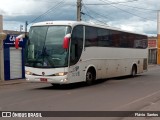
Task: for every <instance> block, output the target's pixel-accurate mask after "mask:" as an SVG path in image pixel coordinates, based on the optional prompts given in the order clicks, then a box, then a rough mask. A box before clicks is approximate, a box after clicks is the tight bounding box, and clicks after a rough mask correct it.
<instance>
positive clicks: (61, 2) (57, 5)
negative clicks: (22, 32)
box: [29, 0, 65, 24]
mask: <svg viewBox="0 0 160 120" xmlns="http://www.w3.org/2000/svg"><path fill="white" fill-rule="evenodd" d="M64 1H65V0H62V1H60V2H59V3H57V4H56V5H55V6H53V7H51V8H50V9H48V10H47V11H46V12H44V13H43V14H41V15H39V16H38V17H36V18H35V19H33V20H32V21H31V22H30V23H29V24H31V23H33V22H35V21H36V20H38V19H40V18H42V17H43V16H45V15H47V14H48V13H49V12H51V11H52V10H53V9H56V8H57V7H59V6H60V5H61V4H63V3H64Z"/></svg>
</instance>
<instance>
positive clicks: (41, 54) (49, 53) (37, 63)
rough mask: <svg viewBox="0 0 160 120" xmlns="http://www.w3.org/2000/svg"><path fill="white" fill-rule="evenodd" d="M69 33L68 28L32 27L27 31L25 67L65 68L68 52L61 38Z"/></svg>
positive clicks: (69, 28) (69, 29)
mask: <svg viewBox="0 0 160 120" xmlns="http://www.w3.org/2000/svg"><path fill="white" fill-rule="evenodd" d="M70 32H71V27H69V26H34V27H31V29H30V31H29V40H28V43H27V46H26V48H25V49H26V50H25V52H26V54H25V56H26V57H25V65H26V66H29V67H35V68H55V67H66V66H67V65H68V50H65V49H64V48H63V38H64V36H65V35H66V34H69V33H70Z"/></svg>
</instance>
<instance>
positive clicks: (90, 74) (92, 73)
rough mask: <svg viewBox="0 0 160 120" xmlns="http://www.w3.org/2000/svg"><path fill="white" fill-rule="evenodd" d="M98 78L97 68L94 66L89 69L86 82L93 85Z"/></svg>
mask: <svg viewBox="0 0 160 120" xmlns="http://www.w3.org/2000/svg"><path fill="white" fill-rule="evenodd" d="M95 79H96V72H95V70H94V69H93V68H92V69H89V70H88V71H87V73H86V83H87V85H92V84H93V82H94V81H95Z"/></svg>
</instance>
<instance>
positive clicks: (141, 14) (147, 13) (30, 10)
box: [0, 0, 160, 35]
mask: <svg viewBox="0 0 160 120" xmlns="http://www.w3.org/2000/svg"><path fill="white" fill-rule="evenodd" d="M60 1H61V0H54V1H53V0H3V1H1V3H0V14H3V15H4V20H5V21H4V24H5V25H4V29H12V30H16V29H17V28H18V27H19V25H20V24H24V22H25V21H26V20H29V21H30V20H33V19H34V18H36V17H37V16H39V15H41V14H42V13H44V12H46V11H47V10H48V9H50V8H51V7H53V6H54V5H56V4H57V3H59V2H60ZM104 1H106V2H108V1H109V2H110V3H115V2H127V1H133V0H83V3H84V4H93V3H102V4H105V2H104ZM64 2H65V4H61V6H58V7H57V8H56V9H54V10H52V12H50V13H49V14H48V15H46V16H43V18H41V19H39V21H42V20H59V19H68V20H75V19H76V0H75V1H73V0H67V1H65V0H64ZM126 5H127V6H126ZM129 6H131V7H129ZM85 7H86V8H85ZM134 7H135V8H134ZM138 8H142V9H138ZM159 8H160V4H159V2H158V1H157V0H147V1H145V0H137V1H134V2H127V3H123V4H122V3H121V4H110V5H96V6H94V5H86V6H84V5H83V7H82V10H83V12H85V13H88V14H89V15H90V16H92V17H93V18H95V19H98V20H99V21H98V22H97V23H99V22H100V21H103V22H106V23H107V24H109V25H110V26H113V27H119V28H121V29H124V30H129V31H133V32H140V33H146V34H148V35H150V34H151V35H153V34H154V35H156V34H157V32H156V31H157V23H156V19H157V18H156V17H157V16H156V15H157V13H156V11H152V10H145V9H154V10H156V9H159ZM90 10H93V11H90ZM94 11H95V12H97V13H98V14H101V16H100V15H97V14H96V13H94ZM102 15H103V16H102ZM104 16H105V17H104ZM84 18H85V19H83V20H86V21H94V22H96V20H95V19H93V18H91V17H88V16H86V15H85V16H84ZM36 22H37V21H36ZM14 26H16V27H14Z"/></svg>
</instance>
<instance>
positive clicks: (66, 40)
mask: <svg viewBox="0 0 160 120" xmlns="http://www.w3.org/2000/svg"><path fill="white" fill-rule="evenodd" d="M70 39H71V34H67V35H66V36H65V37H64V39H63V48H64V49H68V48H69V42H70Z"/></svg>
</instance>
